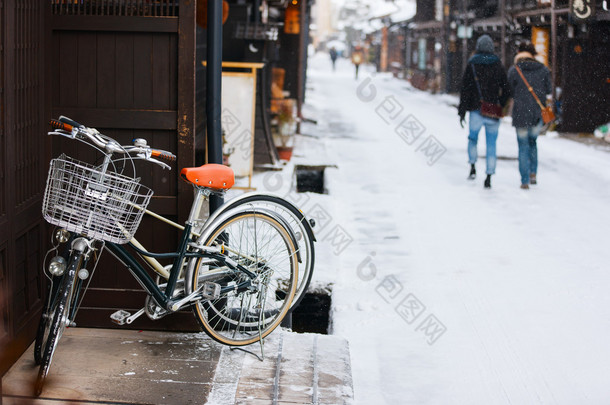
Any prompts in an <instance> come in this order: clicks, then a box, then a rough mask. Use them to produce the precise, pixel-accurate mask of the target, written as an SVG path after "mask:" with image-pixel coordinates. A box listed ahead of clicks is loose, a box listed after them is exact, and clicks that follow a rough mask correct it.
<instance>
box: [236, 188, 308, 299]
mask: <svg viewBox="0 0 610 405" xmlns="http://www.w3.org/2000/svg"><path fill="white" fill-rule="evenodd" d="M244 206H248V207H253V208H256V207H261V208H265V209H268V210H271V211H273V212H275V213H277V214H278V215H280V216H281V217H282V218H283V219H284V220H285V221H286V222H287V223H288V225H289V226H290V230H291V231H292V233H293V234H294V236H295V239H296V240H297V244H298V246H297V250H298V252H299V255H300V258H301V262H300V263H299V278H298V282H297V291H296V293H295V295H294V299H293V300H292V304H291V305H290V308H294V307H296V306H297V305H299V304H300V303H301V300H303V297H304V295H305V293H306V292H307V289H308V288H309V283H310V282H311V277H312V275H313V269H314V265H315V249H314V241H315V236H314V234H313V230H312V229H311V226H310V225H309V223H307V218H305V215H304V214H303V213H302V212H301V211H300V210H299V209H298V208H297V207H296V206H295V205H293V204H292V203H290V202H289V201H286V200H285V199H283V198H280V197H277V196H274V195H270V194H258V193H256V194H249V195H244V196H243V197H240V198H237V199H235V201H234V202H229V203H228V205H227V206H226V208H224V210H230V209H233V208H236V207H244Z"/></svg>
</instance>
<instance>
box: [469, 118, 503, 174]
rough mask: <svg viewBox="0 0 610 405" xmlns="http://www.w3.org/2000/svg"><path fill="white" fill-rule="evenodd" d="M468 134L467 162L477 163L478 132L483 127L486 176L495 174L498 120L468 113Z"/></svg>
mask: <svg viewBox="0 0 610 405" xmlns="http://www.w3.org/2000/svg"><path fill="white" fill-rule="evenodd" d="M469 121H470V122H469V127H470V133H469V134H468V162H469V163H471V164H474V163H476V161H477V141H478V140H479V131H481V127H482V126H485V140H486V144H487V146H486V148H487V149H486V157H487V171H486V173H487V174H494V173H495V172H496V161H497V160H498V159H497V157H496V140H497V139H498V128H500V120H496V119H493V118H488V117H484V116H482V115H481V113H480V112H479V111H470V119H469Z"/></svg>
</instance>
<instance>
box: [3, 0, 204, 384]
mask: <svg viewBox="0 0 610 405" xmlns="http://www.w3.org/2000/svg"><path fill="white" fill-rule="evenodd" d="M0 27H1V30H0V103H1V104H0V107H1V108H0V157H1V160H0V227H1V228H2V229H3V232H0V347H1V349H2V350H1V354H0V375H1V374H3V373H4V372H6V370H7V369H8V367H9V366H10V365H11V364H12V362H13V361H14V360H15V359H16V358H17V357H18V356H19V355H20V354H21V353H22V352H23V351H24V350H25V348H27V346H28V345H29V344H30V343H31V342H32V340H33V338H34V335H35V331H36V327H37V325H38V320H39V317H40V311H41V308H42V300H43V299H44V297H45V294H46V293H45V289H46V284H47V283H46V278H45V277H44V273H43V271H42V266H43V262H44V258H45V254H46V251H47V248H48V241H49V239H50V232H51V229H50V227H49V226H47V225H46V223H45V222H44V221H43V219H42V215H41V198H42V194H43V192H44V187H45V181H46V174H47V171H48V162H49V160H50V159H51V158H52V157H54V156H57V155H58V154H59V153H60V151H61V152H63V153H66V154H68V155H69V156H72V157H75V158H77V159H79V160H82V161H88V162H92V161H95V159H96V155H95V152H94V151H93V150H92V149H91V148H88V147H86V146H85V145H82V144H78V143H77V142H74V141H68V140H65V139H51V138H50V137H48V136H47V135H46V132H47V130H48V125H47V122H48V120H49V119H50V118H52V117H57V116H58V115H66V116H68V117H70V118H73V119H75V120H76V121H79V122H82V123H84V124H85V125H88V126H92V127H96V128H98V129H99V130H100V131H102V132H103V133H105V134H107V135H109V136H112V137H114V138H115V139H117V140H118V141H119V142H121V143H123V144H130V143H131V141H132V139H134V138H138V137H142V138H145V139H147V140H148V142H149V144H151V145H153V146H155V147H158V148H162V149H166V150H170V151H172V152H173V153H175V154H176V155H177V156H178V161H177V163H176V164H175V166H174V167H173V170H172V171H163V170H162V169H160V168H158V167H157V166H155V165H151V164H138V175H139V176H141V177H142V183H144V184H146V185H147V186H149V187H151V188H153V189H154V190H155V195H154V197H153V200H152V202H151V204H150V208H151V209H153V210H154V211H156V212H158V213H160V214H162V215H165V216H168V217H170V218H174V219H178V220H182V219H183V218H186V216H187V215H188V210H189V209H190V203H191V200H192V190H191V188H190V187H189V186H188V185H187V184H185V183H184V184H183V182H180V181H179V180H178V173H179V170H178V168H181V167H185V166H192V165H194V164H195V149H194V145H195V138H196V133H195V63H196V61H195V40H196V39H195V2H194V1H189V0H181V1H177V0H176V1H173V0H157V1H154V2H153V1H142V0H122V1H118V0H116V1H112V0H110V1H103V2H102V1H96V0H82V1H78V2H75V1H65V0H45V1H41V0H1V1H0ZM161 228H163V229H161ZM140 229H141V232H139V233H138V238H139V239H141V242H142V243H143V244H144V245H145V246H147V247H149V248H150V249H151V250H157V251H169V249H172V248H173V247H174V245H175V242H174V241H175V239H176V238H175V237H176V236H177V234H176V232H174V231H172V230H171V229H168V228H166V227H165V225H158V224H156V223H154V222H153V221H152V220H148V219H145V220H144V221H143V222H142V225H141V228H140ZM162 232H163V233H162ZM160 233H162V234H163V235H167V237H164V238H158V237H157V238H156V237H155V235H158V234H160ZM143 302H144V294H143V291H142V290H141V288H140V286H139V285H138V284H137V283H136V282H135V281H134V280H133V278H132V277H131V275H130V274H129V273H128V272H127V271H126V270H125V269H124V268H122V267H120V266H118V265H117V264H116V263H115V262H114V261H113V260H111V258H110V257H109V255H103V256H102V259H101V261H100V264H99V266H98V271H97V272H96V274H95V275H94V277H93V278H92V282H91V286H90V288H89V290H88V292H87V294H86V296H85V299H84V301H83V306H82V309H81V311H79V315H78V317H77V323H78V324H79V325H80V326H110V325H112V324H111V322H110V321H109V318H108V316H109V315H110V314H111V313H112V312H114V311H115V310H116V309H128V310H129V309H139V308H141V307H142V306H143ZM141 319H142V321H141V323H140V325H134V327H140V328H147V327H152V326H151V325H150V324H149V323H147V321H146V320H145V319H143V318H141ZM188 319H189V320H190V319H192V316H190V317H189V318H188ZM179 320H180V317H178V318H175V319H174V320H173V321H172V322H174V323H176V322H178V321H179ZM155 327H157V328H170V327H173V328H180V329H189V328H192V327H194V326H193V325H191V326H190V327H189V325H188V324H179V325H175V326H173V325H172V324H166V325H163V324H160V325H155Z"/></svg>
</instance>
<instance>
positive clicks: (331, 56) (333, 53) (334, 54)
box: [328, 46, 337, 71]
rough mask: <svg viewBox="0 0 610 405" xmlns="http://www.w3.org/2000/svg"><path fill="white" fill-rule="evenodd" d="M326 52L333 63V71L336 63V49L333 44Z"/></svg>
mask: <svg viewBox="0 0 610 405" xmlns="http://www.w3.org/2000/svg"><path fill="white" fill-rule="evenodd" d="M328 53H329V54H330V60H331V62H332V63H333V71H334V70H335V63H337V50H336V49H335V47H334V46H333V47H332V48H330V51H328Z"/></svg>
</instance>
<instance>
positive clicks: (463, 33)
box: [457, 25, 473, 39]
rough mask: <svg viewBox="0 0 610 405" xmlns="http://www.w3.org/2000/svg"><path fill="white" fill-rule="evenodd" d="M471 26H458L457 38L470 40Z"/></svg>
mask: <svg viewBox="0 0 610 405" xmlns="http://www.w3.org/2000/svg"><path fill="white" fill-rule="evenodd" d="M472 31H473V29H472V26H471V25H458V27H457V37H458V38H461V39H464V38H472Z"/></svg>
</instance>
